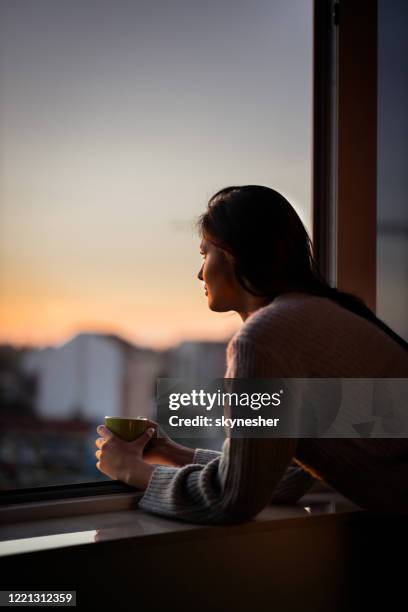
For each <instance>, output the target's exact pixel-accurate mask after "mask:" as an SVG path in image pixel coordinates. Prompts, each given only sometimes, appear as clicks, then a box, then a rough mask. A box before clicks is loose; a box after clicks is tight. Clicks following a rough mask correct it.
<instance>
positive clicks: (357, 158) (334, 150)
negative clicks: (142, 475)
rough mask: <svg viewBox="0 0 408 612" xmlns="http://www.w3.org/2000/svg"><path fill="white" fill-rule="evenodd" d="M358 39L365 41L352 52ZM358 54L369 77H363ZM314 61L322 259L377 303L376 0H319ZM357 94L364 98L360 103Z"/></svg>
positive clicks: (12, 500)
mask: <svg viewBox="0 0 408 612" xmlns="http://www.w3.org/2000/svg"><path fill="white" fill-rule="evenodd" d="M353 41H357V42H358V43H359V44H358V45H355V47H354V48H353V53H350V48H351V47H352V43H353ZM356 54H359V55H358V56H357V58H356ZM359 60H361V61H363V62H364V63H365V66H364V67H365V69H367V72H364V74H365V76H366V77H367V78H366V79H364V81H360V82H358V83H356V70H357V69H356V66H358V65H360V62H359ZM312 61H313V76H312V79H313V83H312V91H313V102H312V107H313V111H312V122H313V128H312V219H313V220H312V237H313V242H314V245H315V253H316V259H317V263H318V265H319V268H320V270H321V272H322V273H323V275H324V276H325V277H326V278H327V279H328V280H329V282H331V283H332V284H335V285H336V286H338V287H339V288H340V289H342V290H345V291H351V292H354V293H356V294H357V295H359V296H360V297H362V298H363V299H364V300H365V301H366V303H367V304H368V306H370V307H371V308H373V309H375V296H376V243H377V240H376V157H377V149H376V131H377V125H376V119H377V114H376V110H377V91H376V87H377V80H376V79H377V0H359V2H358V3H356V2H354V1H353V0H314V6H313V60H312ZM353 97H357V98H358V99H359V100H360V101H364V104H361V105H359V106H357V107H356V105H353V104H352V103H351V102H350V100H352V98H353ZM356 130H357V131H358V133H359V134H360V136H361V135H362V136H363V138H362V140H361V138H360V140H359V146H360V148H358V147H353V143H354V139H355V132H356ZM350 152H351V153H352V155H351V154H350ZM361 177H363V179H364V180H361ZM95 436H96V434H95ZM124 493H127V494H131V497H134V496H135V495H136V496H137V497H139V496H140V495H141V492H140V491H139V490H137V489H135V488H134V487H131V486H128V485H126V484H124V483H121V482H119V481H107V482H86V483H79V484H67V485H56V486H49V487H38V488H30V489H17V490H16V489H13V490H10V491H2V492H0V507H5V506H10V505H13V504H14V505H23V504H28V503H33V502H47V501H48V502H50V503H52V502H55V501H56V500H69V499H70V500H75V499H78V501H80V500H81V499H83V498H86V497H91V496H95V495H96V496H104V495H117V496H118V497H119V496H122V497H123V494H124ZM1 509H2V508H0V510H1ZM4 509H5V508H4Z"/></svg>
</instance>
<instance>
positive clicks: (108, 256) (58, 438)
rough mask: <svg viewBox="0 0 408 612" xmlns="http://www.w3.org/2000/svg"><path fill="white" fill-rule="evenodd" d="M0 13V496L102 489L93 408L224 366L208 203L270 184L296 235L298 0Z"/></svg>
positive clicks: (113, 406) (223, 319)
mask: <svg viewBox="0 0 408 612" xmlns="http://www.w3.org/2000/svg"><path fill="white" fill-rule="evenodd" d="M0 6H1V8H0V23H1V26H0V27H1V36H0V39H1V43H0V44H1V54H0V55H1V60H0V61H1V63H0V82H1V88H0V108H1V111H0V132H1V144H0V185H1V230H0V231H1V246H0V248H1V251H0V264H1V270H0V273H1V278H0V281H1V296H2V304H1V318H2V326H1V338H0V342H1V343H2V344H1V347H0V400H1V403H0V421H1V426H0V432H1V433H0V489H3V490H7V489H18V488H21V487H33V486H44V485H54V484H68V483H76V482H88V481H93V480H98V479H106V477H105V476H103V475H102V474H101V473H100V472H99V471H98V470H97V469H96V467H95V463H96V459H95V456H94V453H95V450H96V449H95V446H94V441H95V438H96V437H97V434H96V431H95V427H96V425H97V424H99V423H101V422H102V421H103V417H104V416H105V415H113V416H114V415H122V416H138V415H143V416H146V417H151V418H155V415H156V413H155V400H154V394H155V385H156V378H157V377H158V376H188V375H190V374H194V373H200V374H203V373H204V374H205V375H207V376H208V377H209V378H214V377H222V376H223V375H224V373H225V346H226V343H227V342H228V340H229V338H230V337H231V335H232V334H233V333H234V332H235V331H236V330H237V329H238V328H239V326H240V325H241V319H240V318H239V316H238V315H237V314H236V313H233V312H228V313H214V312H211V311H210V310H209V309H208V307H207V303H206V298H205V295H204V292H203V289H202V284H201V282H200V281H199V280H198V279H197V273H198V270H199V268H200V267H201V257H200V254H199V239H198V236H197V235H196V234H195V231H194V229H193V222H194V220H195V219H196V218H197V216H198V215H199V214H200V213H201V212H203V211H204V209H205V207H206V204H207V201H208V199H209V197H210V196H211V195H212V194H213V193H214V192H215V191H217V190H219V189H221V188H222V187H225V186H227V185H232V184H246V183H251V184H263V185H268V186H271V187H274V188H275V189H277V190H279V191H281V192H282V193H283V194H284V195H285V196H286V197H287V198H288V199H289V201H290V202H291V203H292V204H293V205H294V206H295V207H296V209H297V211H298V212H299V214H300V215H301V217H302V220H303V221H304V223H305V224H306V226H307V227H308V229H309V230H310V220H311V116H312V105H311V101H312V0H291V2H286V0H272V1H271V0H260V1H258V2H256V3H255V4H253V3H248V2H244V1H243V0H238V1H237V0H234V1H233V0H207V1H206V2H198V1H194V0H193V1H191V0H189V1H187V0H174V1H173V2H168V0H158V1H156V2H150V1H147V0H146V1H144V0H143V1H139V0H135V1H134V2H128V1H127V0H116V1H115V2H110V1H109V2H108V1H107V0H71V1H70V2H55V0H36V1H35V2H23V1H17V2H16V1H15V0H3V1H2V2H1V5H0ZM203 368H204V370H203ZM191 445H194V446H202V445H205V446H206V447H208V448H211V447H214V448H218V449H219V448H220V441H219V440H209V439H208V438H205V440H203V441H200V440H195V441H193V442H192V443H191Z"/></svg>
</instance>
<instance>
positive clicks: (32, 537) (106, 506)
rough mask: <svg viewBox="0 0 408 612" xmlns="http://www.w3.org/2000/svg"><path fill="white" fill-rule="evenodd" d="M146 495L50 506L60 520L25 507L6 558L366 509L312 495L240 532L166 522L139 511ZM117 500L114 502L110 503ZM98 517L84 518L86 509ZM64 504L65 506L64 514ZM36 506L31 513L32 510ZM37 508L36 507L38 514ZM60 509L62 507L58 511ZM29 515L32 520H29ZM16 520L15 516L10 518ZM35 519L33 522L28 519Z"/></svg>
mask: <svg viewBox="0 0 408 612" xmlns="http://www.w3.org/2000/svg"><path fill="white" fill-rule="evenodd" d="M141 495H142V494H141V493H136V494H130V495H129V494H124V495H114V496H105V497H104V499H101V498H99V499H98V498H96V499H95V498H88V499H86V500H75V499H73V500H59V501H55V502H53V503H52V504H51V503H50V502H48V515H50V514H51V515H52V509H54V511H55V509H56V507H57V509H58V511H59V512H61V510H62V509H63V511H64V513H65V515H64V516H61V514H60V515H59V517H58V518H55V513H54V518H50V517H49V516H48V517H47V516H46V514H45V513H46V512H47V508H46V507H45V504H44V503H40V502H39V503H38V504H26V505H25V508H23V507H22V505H20V506H19V508H20V513H21V512H23V511H25V512H26V520H21V518H22V514H20V520H18V521H16V519H15V518H14V522H10V521H8V524H5V522H4V520H2V521H1V522H2V525H0V556H9V555H15V554H21V553H29V552H34V551H38V550H50V549H55V548H66V547H72V546H76V545H84V544H85V545H90V544H95V543H98V542H103V541H108V540H111V541H112V540H123V539H129V540H130V539H131V540H132V541H135V540H136V541H137V540H139V539H140V538H142V539H143V540H145V539H146V538H151V539H154V540H156V539H157V538H160V539H163V538H170V540H171V539H172V538H180V537H182V538H184V537H185V536H186V535H187V536H188V537H191V538H192V537H194V535H195V534H198V535H199V536H202V535H203V533H202V530H203V529H205V530H206V531H205V535H206V537H207V536H208V534H209V533H210V532H211V531H213V532H216V533H217V534H218V535H219V533H220V530H224V531H225V533H226V534H227V533H228V535H232V534H233V533H234V532H235V531H236V530H239V531H240V533H242V531H248V533H251V532H253V531H259V530H264V529H268V530H269V529H281V528H288V527H296V528H297V527H299V526H312V525H316V524H321V523H323V522H325V521H331V522H333V521H334V522H339V523H342V522H343V521H344V520H349V518H350V516H351V515H356V514H359V513H361V512H362V511H361V509H360V508H359V507H358V506H356V505H355V504H353V503H352V502H351V501H349V500H348V499H346V498H344V497H343V496H341V495H339V494H338V493H336V492H334V491H330V492H329V491H326V492H321V493H309V494H306V495H305V496H304V497H303V498H302V499H301V500H300V501H299V502H298V503H297V504H293V505H290V506H283V505H270V506H267V507H266V508H265V509H264V510H262V512H260V513H259V514H258V515H257V516H256V517H255V518H254V519H253V520H252V521H249V522H247V523H243V524H240V525H234V526H209V525H197V524H194V523H187V522H184V521H176V520H171V519H166V518H162V517H159V516H155V515H153V514H148V513H146V512H143V511H140V510H138V509H137V503H138V499H140V497H141ZM110 497H112V498H114V499H108V498H110ZM75 503H77V511H78V507H81V505H82V511H81V512H80V513H78V514H77V515H75ZM84 503H85V504H88V509H91V508H92V504H93V508H94V511H93V513H86V514H84V513H83V510H84V508H83V504H84ZM61 504H64V508H62V506H61ZM29 506H30V507H29ZM33 506H36V507H37V508H36V509H35V508H34V507H33ZM41 506H42V508H41ZM58 506H59V507H58ZM5 511H9V512H11V507H9V508H2V509H1V512H0V515H1V514H2V513H3V518H5V516H4V512H5ZM27 512H28V514H27ZM11 516H13V515H12V514H10V515H9V518H11ZM28 516H29V517H30V519H28V518H27V517H28Z"/></svg>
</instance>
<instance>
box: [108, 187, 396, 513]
mask: <svg viewBox="0 0 408 612" xmlns="http://www.w3.org/2000/svg"><path fill="white" fill-rule="evenodd" d="M198 227H199V232H200V236H201V253H202V255H203V257H204V262H203V265H202V267H201V269H200V271H199V273H198V278H199V279H200V280H201V281H202V282H203V283H204V288H205V292H206V295H207V298H208V306H209V308H210V309H211V310H213V311H215V312H226V311H230V310H233V311H236V312H237V313H239V315H240V317H241V318H242V321H243V325H242V326H241V328H240V329H239V330H238V332H237V333H236V334H235V335H234V336H233V337H232V339H231V340H230V342H229V344H228V347H227V371H226V373H225V377H226V378H252V377H254V378H276V377H286V378H291V377H294V378H296V377H297V378H312V377H320V378H407V377H408V353H407V343H406V342H405V341H404V340H403V339H402V338H400V337H399V336H398V335H397V334H396V333H395V332H393V331H392V330H391V329H390V328H389V327H388V326H387V325H385V323H383V322H382V321H380V320H379V319H378V318H377V317H376V316H375V315H374V314H373V313H372V312H371V310H370V309H369V308H368V307H367V306H365V304H364V303H363V302H362V301H361V300H360V299H359V298H357V297H355V296H352V295H350V294H347V293H344V292H340V291H338V290H336V289H334V288H331V287H330V286H329V285H328V284H327V283H326V282H325V281H324V279H323V278H322V277H321V276H320V274H319V273H318V270H317V267H316V264H315V261H314V259H313V256H312V249H311V243H310V240H309V237H308V234H307V232H306V230H305V228H304V226H303V224H302V222H301V220H300V219H299V217H298V215H297V214H296V212H295V210H294V209H293V208H292V206H291V205H290V204H289V202H288V201H287V200H286V199H285V198H284V197H283V196H281V195H280V194H279V193H277V192H276V191H274V190H272V189H269V188H267V187H262V186H256V185H246V186H241V187H227V188H225V189H222V190H221V191H219V192H217V193H216V194H215V195H214V196H213V197H212V198H211V199H210V201H209V204H208V209H207V211H206V212H205V213H204V214H203V215H201V217H200V218H199V221H198ZM97 431H98V432H99V433H100V434H101V436H102V437H101V438H99V439H98V440H97V441H96V445H97V447H98V449H99V450H98V451H97V452H96V456H97V458H98V459H99V461H98V463H97V467H98V468H99V469H100V470H101V471H102V472H104V473H105V474H107V475H109V476H111V477H112V478H116V479H119V480H122V481H124V482H127V483H128V484H131V485H133V486H136V487H138V488H140V489H142V490H144V495H143V497H142V499H141V501H140V504H139V507H140V508H141V509H143V510H145V511H148V512H153V513H156V514H161V515H164V516H168V517H174V518H177V519H182V520H186V521H192V522H197V523H212V524H221V523H235V522H240V521H245V520H249V519H250V518H252V517H254V516H255V515H256V514H257V513H258V512H260V511H261V510H262V509H263V508H264V507H265V506H266V505H267V504H268V503H270V502H275V503H290V502H294V501H296V500H297V499H299V498H300V497H301V496H302V495H303V494H304V493H305V492H306V491H307V489H308V488H309V487H310V486H311V485H312V484H313V483H314V482H316V478H317V479H322V480H324V481H326V482H327V483H328V484H329V485H330V486H332V487H333V488H335V489H336V490H338V491H339V492H340V493H342V494H343V495H345V496H346V497H348V498H349V499H351V500H352V501H354V502H355V503H356V504H358V505H360V507H362V508H365V509H372V510H374V511H384V512H395V513H401V514H407V513H408V440H407V439H406V438H399V439H395V438H394V439H380V438H369V439H362V438H332V439H328V438H318V437H316V438H298V439H295V438H268V439H264V438H245V439H244V438H234V437H232V438H230V437H227V438H226V439H225V441H224V444H223V448H222V452H216V451H210V450H204V449H195V450H193V449H190V448H186V447H183V446H180V445H178V444H176V443H175V442H173V441H172V440H170V439H169V438H168V437H167V436H165V435H164V437H154V438H153V439H152V443H153V449H152V450H151V451H150V452H148V453H146V454H145V455H143V449H144V446H145V445H146V443H147V441H148V440H149V439H150V438H151V436H152V435H154V431H151V432H150V433H149V432H146V434H145V435H144V436H142V437H141V438H139V439H138V440H137V441H135V442H133V443H131V444H128V443H126V442H122V441H121V440H119V439H117V438H116V437H115V436H113V435H112V434H111V433H110V432H109V431H108V430H107V429H106V428H105V427H104V426H100V427H98V428H97ZM156 462H157V463H156Z"/></svg>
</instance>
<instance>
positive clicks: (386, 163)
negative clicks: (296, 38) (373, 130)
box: [377, 0, 408, 339]
mask: <svg viewBox="0 0 408 612" xmlns="http://www.w3.org/2000/svg"><path fill="white" fill-rule="evenodd" d="M407 28H408V5H407V3H406V2H403V1H401V0H396V1H395V2H386V1H385V0H379V2H378V178H377V312H378V315H379V316H380V317H381V318H382V319H384V320H385V321H386V322H387V323H388V325H390V326H391V327H392V328H393V329H395V331H397V332H398V333H399V334H400V335H401V336H403V337H404V338H405V339H408V314H407V313H408V206H407V199H408V182H407V173H406V160H407V158H408V146H407V142H408V119H407V113H406V109H407V106H408V85H407V78H406V75H407V72H408V59H407V58H408V41H407V37H406V32H407Z"/></svg>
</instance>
